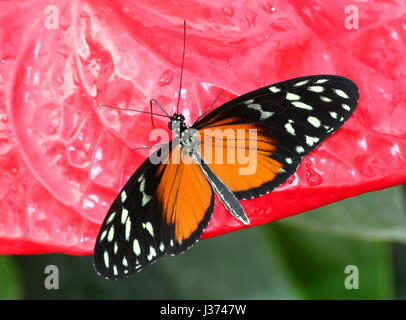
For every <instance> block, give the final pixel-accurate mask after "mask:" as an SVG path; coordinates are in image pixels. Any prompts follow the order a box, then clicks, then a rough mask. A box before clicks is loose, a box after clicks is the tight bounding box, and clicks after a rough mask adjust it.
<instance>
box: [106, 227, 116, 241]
mask: <svg viewBox="0 0 406 320" xmlns="http://www.w3.org/2000/svg"><path fill="white" fill-rule="evenodd" d="M113 238H114V225H112V226H111V227H110V230H109V234H108V236H107V241H108V242H111V241H113Z"/></svg>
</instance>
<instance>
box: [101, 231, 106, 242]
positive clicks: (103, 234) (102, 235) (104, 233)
mask: <svg viewBox="0 0 406 320" xmlns="http://www.w3.org/2000/svg"><path fill="white" fill-rule="evenodd" d="M106 235H107V229H105V230H104V231H103V232H102V234H101V236H100V242H101V241H103V239H104V238H105V237H106Z"/></svg>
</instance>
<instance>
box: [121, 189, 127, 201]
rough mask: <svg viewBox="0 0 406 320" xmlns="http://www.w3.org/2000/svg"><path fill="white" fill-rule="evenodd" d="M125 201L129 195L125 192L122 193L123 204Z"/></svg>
mask: <svg viewBox="0 0 406 320" xmlns="http://www.w3.org/2000/svg"><path fill="white" fill-rule="evenodd" d="M125 199H127V194H126V193H125V190H123V191H121V202H124V201H125Z"/></svg>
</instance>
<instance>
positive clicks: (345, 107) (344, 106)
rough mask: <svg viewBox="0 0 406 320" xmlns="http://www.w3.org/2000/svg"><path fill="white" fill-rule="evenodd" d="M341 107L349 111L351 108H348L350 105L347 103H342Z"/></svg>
mask: <svg viewBox="0 0 406 320" xmlns="http://www.w3.org/2000/svg"><path fill="white" fill-rule="evenodd" d="M342 107H343V109H344V110H347V111H351V108H350V106H349V105H348V104H345V103H343V104H342Z"/></svg>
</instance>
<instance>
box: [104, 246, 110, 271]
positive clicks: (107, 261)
mask: <svg viewBox="0 0 406 320" xmlns="http://www.w3.org/2000/svg"><path fill="white" fill-rule="evenodd" d="M103 258H104V265H105V266H106V268H108V267H109V254H108V252H107V250H106V251H104V254H103Z"/></svg>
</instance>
